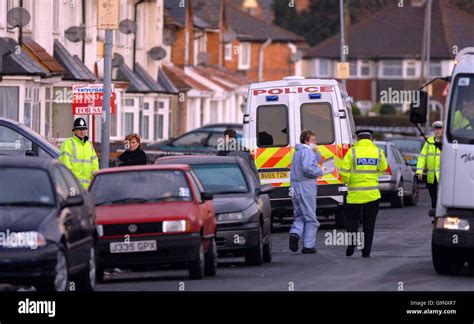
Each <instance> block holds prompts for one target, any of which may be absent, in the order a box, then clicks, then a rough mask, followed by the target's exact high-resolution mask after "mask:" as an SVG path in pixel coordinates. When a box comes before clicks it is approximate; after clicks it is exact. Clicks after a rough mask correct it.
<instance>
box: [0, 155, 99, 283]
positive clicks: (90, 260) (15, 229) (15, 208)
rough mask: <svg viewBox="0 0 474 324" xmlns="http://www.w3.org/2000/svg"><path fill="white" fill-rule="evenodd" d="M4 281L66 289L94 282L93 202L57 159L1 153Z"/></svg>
mask: <svg viewBox="0 0 474 324" xmlns="http://www.w3.org/2000/svg"><path fill="white" fill-rule="evenodd" d="M0 179H1V180H0V216H1V217H0V233H1V235H0V282H3V283H9V284H15V285H20V286H31V285H32V286H35V287H36V288H37V289H38V290H47V291H64V290H67V288H68V287H69V286H68V281H69V279H70V278H71V277H72V278H73V279H74V283H75V289H76V290H93V289H94V286H95V282H96V277H95V273H96V239H97V232H96V222H95V208H94V203H93V201H92V200H91V198H90V196H89V194H88V193H87V192H86V191H85V190H84V189H83V188H82V186H81V184H80V183H79V182H78V181H77V179H76V178H75V177H74V175H73V174H72V173H71V172H70V171H69V170H68V169H67V168H66V167H65V166H64V165H62V164H61V163H60V162H58V161H57V160H54V159H43V158H37V159H32V158H27V157H0Z"/></svg>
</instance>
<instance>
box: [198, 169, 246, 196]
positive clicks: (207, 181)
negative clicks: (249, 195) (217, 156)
mask: <svg viewBox="0 0 474 324" xmlns="http://www.w3.org/2000/svg"><path fill="white" fill-rule="evenodd" d="M192 168H193V171H194V173H195V174H196V175H197V176H198V178H199V180H200V181H201V183H202V185H203V186H204V189H205V190H206V191H208V192H211V193H214V194H226V193H245V192H248V191H249V188H248V185H247V182H246V181H245V177H244V174H243V172H242V170H241V169H240V166H239V165H238V164H237V163H222V164H217V163H216V164H195V165H193V166H192Z"/></svg>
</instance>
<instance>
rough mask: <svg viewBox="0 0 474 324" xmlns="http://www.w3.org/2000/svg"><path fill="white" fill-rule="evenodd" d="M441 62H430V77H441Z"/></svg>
mask: <svg viewBox="0 0 474 324" xmlns="http://www.w3.org/2000/svg"><path fill="white" fill-rule="evenodd" d="M441 76H443V75H442V71H441V62H430V78H436V77H441Z"/></svg>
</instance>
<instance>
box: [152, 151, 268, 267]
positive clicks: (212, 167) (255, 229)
mask: <svg viewBox="0 0 474 324" xmlns="http://www.w3.org/2000/svg"><path fill="white" fill-rule="evenodd" d="M156 163H157V164H160V165H163V164H177V163H185V164H188V165H190V166H191V168H192V171H193V172H194V173H195V174H196V176H197V177H198V178H199V180H200V181H201V183H202V185H203V186H204V189H205V190H206V191H208V192H211V193H212V194H213V195H214V199H213V201H214V206H215V208H216V217H217V235H216V243H217V251H218V252H219V253H225V252H233V253H236V254H242V252H243V254H244V256H245V262H246V264H248V265H261V264H262V263H263V262H270V261H271V259H272V245H271V205H270V198H269V196H268V194H269V193H270V192H271V191H272V190H273V187H272V185H270V184H268V185H264V186H261V185H260V183H259V182H257V180H256V179H255V176H254V175H253V173H252V171H251V169H250V167H249V166H248V165H247V163H246V162H245V161H244V160H243V159H242V158H240V157H221V156H182V157H179V156H175V157H163V158H160V159H158V160H157V161H156ZM239 252H240V253H239Z"/></svg>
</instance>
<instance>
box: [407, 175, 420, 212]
mask: <svg viewBox="0 0 474 324" xmlns="http://www.w3.org/2000/svg"><path fill="white" fill-rule="evenodd" d="M418 197H419V190H418V182H417V181H416V179H413V187H412V192H411V196H410V197H405V205H407V206H416V205H418Z"/></svg>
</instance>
